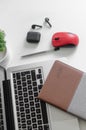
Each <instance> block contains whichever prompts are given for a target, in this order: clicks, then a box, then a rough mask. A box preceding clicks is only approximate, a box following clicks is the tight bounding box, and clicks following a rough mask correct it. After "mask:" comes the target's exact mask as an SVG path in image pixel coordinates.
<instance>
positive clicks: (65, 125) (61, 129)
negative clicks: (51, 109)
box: [52, 119, 80, 130]
mask: <svg viewBox="0 0 86 130" xmlns="http://www.w3.org/2000/svg"><path fill="white" fill-rule="evenodd" d="M52 130H80V128H79V124H78V120H77V119H71V120H64V121H58V122H54V123H53V125H52Z"/></svg>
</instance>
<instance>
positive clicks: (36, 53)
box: [21, 47, 60, 57]
mask: <svg viewBox="0 0 86 130" xmlns="http://www.w3.org/2000/svg"><path fill="white" fill-rule="evenodd" d="M59 49H60V48H59V47H56V48H54V49H51V50H45V51H39V52H35V53H31V54H26V55H23V56H21V57H28V56H34V55H39V54H42V53H49V52H51V51H57V50H59Z"/></svg>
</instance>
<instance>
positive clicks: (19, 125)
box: [0, 59, 79, 130]
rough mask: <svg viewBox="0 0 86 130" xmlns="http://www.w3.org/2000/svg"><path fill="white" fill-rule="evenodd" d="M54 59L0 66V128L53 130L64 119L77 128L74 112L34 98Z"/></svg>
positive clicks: (2, 129) (71, 126) (4, 129)
mask: <svg viewBox="0 0 86 130" xmlns="http://www.w3.org/2000/svg"><path fill="white" fill-rule="evenodd" d="M54 62H55V59H53V60H48V61H41V62H37V63H32V64H27V65H19V66H14V67H9V68H7V69H4V68H3V67H2V68H0V77H1V78H0V130H55V129H56V130H57V125H59V124H60V123H58V122H59V121H60V122H61V121H65V120H66V124H67V121H68V120H70V122H71V123H70V124H71V125H70V128H71V129H73V130H75V129H76V128H77V130H79V125H78V121H75V120H77V118H76V117H75V116H73V115H70V114H69V113H66V112H64V111H62V110H60V109H58V108H55V107H54V106H51V105H49V104H47V103H45V102H43V101H41V100H39V99H38V98H37V96H38V93H39V92H40V90H41V88H42V86H43V84H44V82H45V80H46V78H47V76H48V74H49V72H50V70H51V68H52V66H53V64H54ZM75 122H76V123H75ZM56 124H57V125H56ZM75 124H76V125H75ZM58 128H59V127H58ZM64 128H66V130H67V125H66V126H65V127H64ZM68 128H69V127H68Z"/></svg>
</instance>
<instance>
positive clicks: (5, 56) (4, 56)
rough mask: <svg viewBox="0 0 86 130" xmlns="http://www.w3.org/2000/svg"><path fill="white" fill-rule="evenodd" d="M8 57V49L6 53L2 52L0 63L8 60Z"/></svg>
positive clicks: (0, 52)
mask: <svg viewBox="0 0 86 130" xmlns="http://www.w3.org/2000/svg"><path fill="white" fill-rule="evenodd" d="M7 56H8V49H7V47H6V49H5V50H4V51H0V63H2V62H4V61H5V60H6V59H7Z"/></svg>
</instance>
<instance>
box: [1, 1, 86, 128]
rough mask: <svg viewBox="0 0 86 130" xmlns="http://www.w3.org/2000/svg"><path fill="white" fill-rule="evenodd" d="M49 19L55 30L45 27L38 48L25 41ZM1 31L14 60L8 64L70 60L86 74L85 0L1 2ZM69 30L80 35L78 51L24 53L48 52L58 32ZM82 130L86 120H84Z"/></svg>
mask: <svg viewBox="0 0 86 130" xmlns="http://www.w3.org/2000/svg"><path fill="white" fill-rule="evenodd" d="M45 17H49V18H50V22H51V24H52V28H51V29H48V28H46V27H44V26H43V28H42V29H41V30H39V31H40V33H41V40H40V43H39V44H37V45H30V44H29V43H27V42H26V41H25V38H26V34H27V32H28V31H29V30H30V27H31V25H32V24H39V25H43V22H44V18H45ZM0 28H1V29H3V30H4V31H5V33H6V41H7V47H8V49H9V53H10V59H9V62H8V63H7V65H8V64H9V66H13V65H18V64H26V63H29V62H35V61H39V60H42V59H51V58H57V59H58V58H60V57H66V58H67V59H68V62H70V63H71V64H73V66H75V67H77V68H79V69H81V70H83V71H86V61H85V55H86V2H85V0H0ZM60 31H67V32H72V33H76V34H77V35H78V36H79V45H78V46H77V48H62V49H60V51H57V52H53V53H49V54H46V55H39V56H33V57H27V58H23V59H22V58H21V55H23V54H24V53H30V52H32V51H33V52H34V51H40V50H47V49H50V48H52V47H51V38H52V35H53V34H54V33H55V32H60ZM80 128H81V130H85V129H86V121H83V120H80Z"/></svg>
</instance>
